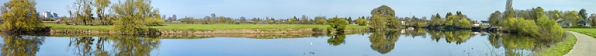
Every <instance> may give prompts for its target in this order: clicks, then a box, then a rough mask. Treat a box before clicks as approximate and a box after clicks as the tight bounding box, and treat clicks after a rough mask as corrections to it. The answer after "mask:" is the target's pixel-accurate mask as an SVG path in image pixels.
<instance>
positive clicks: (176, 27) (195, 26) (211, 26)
mask: <svg viewBox="0 0 596 56" xmlns="http://www.w3.org/2000/svg"><path fill="white" fill-rule="evenodd" d="M45 25H46V26H49V27H52V29H64V30H68V29H84V30H109V29H110V28H111V27H112V26H105V25H102V26H85V25H63V24H54V23H46V24H45ZM152 27H153V28H156V29H166V30H188V29H195V30H215V29H267V28H276V29H285V28H327V27H330V26H329V25H308V24H279V25H278V24H256V25H253V24H239V25H231V24H209V25H203V24H166V25H164V26H152ZM364 28H367V26H357V25H348V26H347V29H364Z"/></svg>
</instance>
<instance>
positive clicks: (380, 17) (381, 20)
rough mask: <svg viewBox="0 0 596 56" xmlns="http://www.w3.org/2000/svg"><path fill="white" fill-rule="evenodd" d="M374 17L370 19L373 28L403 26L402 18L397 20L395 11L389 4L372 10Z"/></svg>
mask: <svg viewBox="0 0 596 56" xmlns="http://www.w3.org/2000/svg"><path fill="white" fill-rule="evenodd" d="M370 13H371V15H373V16H372V19H371V20H370V21H371V23H369V24H370V25H371V28H372V29H375V30H384V29H387V28H401V22H400V20H397V18H396V17H394V16H395V11H393V9H391V8H390V7H389V6H386V5H381V6H379V7H377V8H375V9H373V10H372V11H371V12H370Z"/></svg>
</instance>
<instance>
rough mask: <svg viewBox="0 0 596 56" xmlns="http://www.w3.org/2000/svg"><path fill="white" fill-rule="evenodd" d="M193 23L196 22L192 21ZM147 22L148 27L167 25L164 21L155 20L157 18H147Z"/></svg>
mask: <svg viewBox="0 0 596 56" xmlns="http://www.w3.org/2000/svg"><path fill="white" fill-rule="evenodd" d="M192 21H193V22H196V21H194V20H192ZM145 22H147V24H146V25H148V26H159V25H162V24H164V23H165V21H163V20H162V19H160V18H155V17H150V18H147V19H145Z"/></svg>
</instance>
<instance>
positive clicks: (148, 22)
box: [145, 17, 165, 26]
mask: <svg viewBox="0 0 596 56" xmlns="http://www.w3.org/2000/svg"><path fill="white" fill-rule="evenodd" d="M145 22H146V24H145V25H148V26H159V25H163V24H164V23H165V22H164V21H163V20H162V19H160V18H155V17H151V18H147V19H145Z"/></svg>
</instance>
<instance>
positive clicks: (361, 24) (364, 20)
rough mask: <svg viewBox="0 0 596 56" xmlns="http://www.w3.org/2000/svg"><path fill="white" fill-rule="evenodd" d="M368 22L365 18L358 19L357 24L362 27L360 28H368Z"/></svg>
mask: <svg viewBox="0 0 596 56" xmlns="http://www.w3.org/2000/svg"><path fill="white" fill-rule="evenodd" d="M367 23H368V22H367V21H366V19H364V17H358V19H356V24H358V25H360V26H366V24H367Z"/></svg>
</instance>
